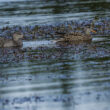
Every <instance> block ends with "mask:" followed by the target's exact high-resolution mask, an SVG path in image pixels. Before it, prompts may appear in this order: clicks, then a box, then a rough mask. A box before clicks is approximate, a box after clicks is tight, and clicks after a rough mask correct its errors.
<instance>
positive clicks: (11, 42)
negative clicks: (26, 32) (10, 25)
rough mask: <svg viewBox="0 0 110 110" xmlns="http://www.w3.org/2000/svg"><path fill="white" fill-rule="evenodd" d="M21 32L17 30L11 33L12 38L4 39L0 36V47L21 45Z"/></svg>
mask: <svg viewBox="0 0 110 110" xmlns="http://www.w3.org/2000/svg"><path fill="white" fill-rule="evenodd" d="M23 37H24V36H23V34H21V33H19V32H15V33H13V36H12V39H6V38H3V37H0V47H1V48H6V47H22V45H23V42H22V39H23Z"/></svg>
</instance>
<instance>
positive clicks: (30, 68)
mask: <svg viewBox="0 0 110 110" xmlns="http://www.w3.org/2000/svg"><path fill="white" fill-rule="evenodd" d="M109 5H110V2H109V0H100V1H99V0H95V1H94V0H93V1H92V0H90V1H88V0H85V1H83V0H79V1H75V2H73V1H72V0H70V1H69V2H68V0H65V1H62V0H54V1H51V0H46V1H43V0H19V1H18V0H7V1H4V0H1V1H0V7H1V8H0V16H1V18H0V23H1V26H2V27H3V26H5V25H13V24H19V25H21V24H22V25H23V24H24V25H25V24H27V25H28V24H31V25H32V24H44V23H45V24H46V23H57V22H60V21H65V20H71V19H72V20H73V19H82V18H91V17H95V16H96V15H97V16H99V17H102V16H108V17H109V16H110V14H109ZM100 37H101V36H100ZM109 37H110V36H108V37H106V36H102V37H101V38H99V37H98V38H94V39H93V42H92V44H90V45H77V46H76V47H71V46H70V47H63V46H62V47H60V48H59V47H57V46H56V45H53V44H52V42H49V41H45V42H44V41H42V42H39V41H37V44H36V41H34V42H33V41H26V42H24V47H28V46H30V44H32V45H31V47H33V46H38V45H41V44H42V43H44V45H47V44H48V46H47V47H45V49H44V50H42V51H40V50H33V51H32V54H36V53H38V54H40V53H41V54H43V55H44V56H46V55H47V57H46V58H45V57H44V58H43V57H41V59H37V58H36V59H34V60H33V59H30V60H23V61H20V62H10V63H4V64H0V110H97V109H99V110H110V107H109V102H110V69H109V68H110V48H109V45H110V43H109ZM94 47H95V48H94ZM36 51H37V52H36ZM27 54H28V52H27Z"/></svg>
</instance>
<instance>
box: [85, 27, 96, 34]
mask: <svg viewBox="0 0 110 110" xmlns="http://www.w3.org/2000/svg"><path fill="white" fill-rule="evenodd" d="M91 32H93V33H96V31H95V30H93V29H92V28H86V29H85V34H86V35H90V33H91Z"/></svg>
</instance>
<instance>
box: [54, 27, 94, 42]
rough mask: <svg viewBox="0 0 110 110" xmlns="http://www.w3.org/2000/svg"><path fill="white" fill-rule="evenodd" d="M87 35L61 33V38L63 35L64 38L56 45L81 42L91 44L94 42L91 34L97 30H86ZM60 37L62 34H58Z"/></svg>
mask: <svg viewBox="0 0 110 110" xmlns="http://www.w3.org/2000/svg"><path fill="white" fill-rule="evenodd" d="M84 30H85V33H84V34H82V33H78V32H77V33H76V32H71V33H61V36H62V35H63V38H60V39H57V40H56V41H55V42H56V43H76V42H77V43H80V42H90V41H92V36H91V34H90V33H91V32H93V33H96V31H95V30H93V29H92V28H85V29H84ZM58 34H59V35H60V33H58Z"/></svg>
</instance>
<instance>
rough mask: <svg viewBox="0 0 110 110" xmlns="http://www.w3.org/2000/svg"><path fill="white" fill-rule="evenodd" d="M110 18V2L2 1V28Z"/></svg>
mask: <svg viewBox="0 0 110 110" xmlns="http://www.w3.org/2000/svg"><path fill="white" fill-rule="evenodd" d="M95 16H98V17H110V1H109V0H75V1H73V0H6V1H5V0H0V24H1V25H0V27H3V26H6V25H21V24H22V25H32V24H41V25H42V24H51V23H55V24H56V23H58V22H62V21H67V20H77V19H84V18H86V19H88V18H94V17H95Z"/></svg>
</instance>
